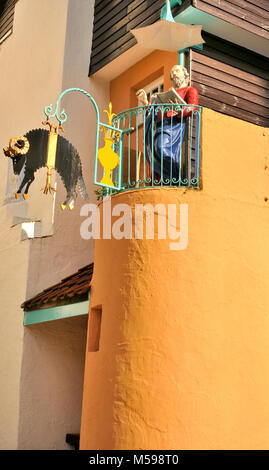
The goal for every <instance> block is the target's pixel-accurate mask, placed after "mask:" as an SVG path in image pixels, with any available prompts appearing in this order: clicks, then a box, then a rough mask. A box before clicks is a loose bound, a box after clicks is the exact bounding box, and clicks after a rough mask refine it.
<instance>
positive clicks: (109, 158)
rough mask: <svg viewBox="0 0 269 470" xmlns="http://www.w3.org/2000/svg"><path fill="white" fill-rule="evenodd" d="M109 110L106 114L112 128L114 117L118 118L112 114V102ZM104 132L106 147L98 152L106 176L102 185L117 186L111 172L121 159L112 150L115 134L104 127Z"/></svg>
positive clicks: (105, 111)
mask: <svg viewBox="0 0 269 470" xmlns="http://www.w3.org/2000/svg"><path fill="white" fill-rule="evenodd" d="M108 109H109V111H107V110H106V109H105V110H104V113H106V114H107V117H108V125H109V126H112V119H113V117H114V116H116V114H115V113H112V103H111V102H110V103H109V106H108ZM104 132H105V137H104V140H105V146H104V147H102V148H101V149H99V151H98V160H99V162H100V163H101V165H102V167H103V168H104V176H103V178H102V179H101V181H100V183H102V184H104V185H107V186H115V185H114V183H113V181H112V179H111V172H112V170H114V169H115V168H116V166H118V164H119V157H118V155H117V154H116V152H114V150H113V149H112V145H113V137H114V132H113V131H112V129H108V128H106V127H104Z"/></svg>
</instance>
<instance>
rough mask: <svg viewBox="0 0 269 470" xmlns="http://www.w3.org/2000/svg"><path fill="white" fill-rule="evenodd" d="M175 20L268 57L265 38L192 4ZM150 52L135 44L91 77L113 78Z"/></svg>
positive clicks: (268, 48) (268, 52)
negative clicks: (200, 26) (197, 27)
mask: <svg viewBox="0 0 269 470" xmlns="http://www.w3.org/2000/svg"><path fill="white" fill-rule="evenodd" d="M175 20H178V21H180V22H181V23H183V24H193V25H202V28H203V31H206V32H208V33H211V34H213V35H215V36H218V37H220V38H222V39H225V40H226V41H229V42H232V43H234V44H237V45H238V46H241V47H244V48H246V49H249V50H251V51H253V52H256V53H257V54H260V55H263V56H265V57H269V47H268V40H267V39H265V38H263V37H261V36H258V35H256V34H253V33H250V32H249V31H247V30H246V29H243V28H240V27H239V26H235V25H233V24H231V23H228V22H227V21H224V20H221V19H219V18H217V17H216V16H213V15H210V14H209V13H205V12H203V11H201V10H198V9H197V8H194V7H193V6H188V7H187V8H186V9H185V10H184V11H182V12H181V13H179V14H178V15H177V16H175ZM151 52H153V50H152V51H150V50H148V49H147V50H146V49H143V48H141V46H139V45H138V44H136V45H135V46H133V47H131V48H130V49H128V50H127V51H126V52H124V53H123V54H121V55H120V56H119V57H117V58H116V59H114V60H113V61H111V62H110V63H109V64H107V65H105V66H104V67H103V68H102V69H101V70H98V71H97V72H96V73H95V74H93V75H92V76H91V77H98V78H102V79H105V80H108V81H110V80H113V79H114V78H116V77H118V76H119V75H121V74H122V73H123V72H125V70H127V69H128V68H130V67H131V66H132V65H134V64H136V63H137V62H139V61H140V60H141V59H143V58H144V57H146V56H147V55H149V54H150V53H151Z"/></svg>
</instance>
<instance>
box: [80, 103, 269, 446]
mask: <svg viewBox="0 0 269 470" xmlns="http://www.w3.org/2000/svg"><path fill="white" fill-rule="evenodd" d="M268 150H269V138H268V130H267V129H263V128H261V127H258V126H255V125H252V124H249V123H246V122H243V121H240V120H238V119H234V118H231V117H228V116H225V115H222V114H219V113H216V112H214V111H211V110H208V109H204V110H203V117H202V180H203V189H202V190H201V191H191V190H183V189H176V188H174V189H172V188H171V189H168V188H166V189H147V190H138V191H133V192H131V191H130V192H127V193H123V194H119V195H117V196H114V197H113V198H112V206H114V205H115V204H117V203H126V204H129V205H131V207H132V208H134V204H135V203H142V204H146V203H152V204H154V205H155V204H157V203H160V202H161V203H163V204H165V205H167V204H169V203H170V204H171V203H176V204H177V206H178V208H179V204H180V203H187V204H188V211H189V242H188V246H187V248H186V249H185V250H182V251H171V250H170V249H169V242H170V241H169V240H157V239H155V240H134V239H132V240H118V241H117V240H114V239H112V240H97V241H96V247H95V266H94V277H93V281H92V290H91V308H94V307H98V308H99V307H100V306H102V322H101V335H100V344H99V348H100V349H99V351H97V352H89V351H88V348H87V353H86V366H85V381H84V394H83V409H82V426H81V449H268V448H269V425H268V423H269V355H268V344H269V316H268V312H269V294H268V292H269V263H268V259H269V164H268V163H269V153H268ZM100 207H101V209H102V204H101V206H100ZM115 219H117V218H115ZM90 316H91V315H90Z"/></svg>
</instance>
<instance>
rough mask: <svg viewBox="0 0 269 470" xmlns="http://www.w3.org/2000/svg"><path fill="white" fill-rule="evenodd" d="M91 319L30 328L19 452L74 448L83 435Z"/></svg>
mask: <svg viewBox="0 0 269 470" xmlns="http://www.w3.org/2000/svg"><path fill="white" fill-rule="evenodd" d="M86 334H87V315H83V316H81V317H80V316H79V317H73V318H69V319H64V320H57V321H51V322H47V323H40V324H38V325H32V326H29V327H27V328H26V329H25V335H24V353H23V363H22V376H21V387H20V421H19V432H18V448H19V449H21V450H63V449H69V450H73V449H72V447H71V446H70V445H69V444H66V442H65V437H66V434H70V433H71V434H78V433H79V432H80V417H81V401H82V387H83V371H84V357H85V348H86Z"/></svg>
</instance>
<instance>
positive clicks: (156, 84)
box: [138, 76, 164, 124]
mask: <svg viewBox="0 0 269 470" xmlns="http://www.w3.org/2000/svg"><path fill="white" fill-rule="evenodd" d="M163 83H164V77H163V76H162V77H159V78H157V79H156V80H154V81H153V82H151V83H149V84H148V85H146V86H144V88H143V89H144V90H145V92H146V94H147V99H148V101H151V97H152V95H154V93H161V92H163ZM138 106H143V103H141V102H140V100H138ZM142 122H143V114H139V115H138V124H142Z"/></svg>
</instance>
